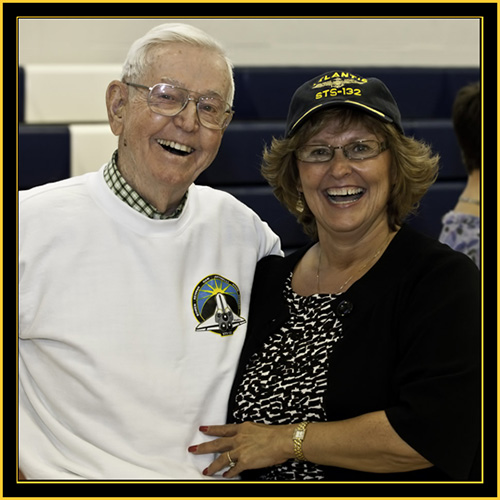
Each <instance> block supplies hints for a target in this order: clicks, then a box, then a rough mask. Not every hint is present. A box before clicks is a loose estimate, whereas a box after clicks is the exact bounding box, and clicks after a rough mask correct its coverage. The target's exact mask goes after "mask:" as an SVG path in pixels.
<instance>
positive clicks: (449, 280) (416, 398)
mask: <svg viewBox="0 0 500 500" xmlns="http://www.w3.org/2000/svg"><path fill="white" fill-rule="evenodd" d="M420 266H422V267H423V268H425V269H426V270H425V272H422V269H421V270H420V273H419V274H420V275H421V276H422V277H421V278H418V279H413V281H414V282H413V284H412V285H409V284H408V283H407V284H406V286H405V287H404V290H406V291H405V292H404V293H405V294H406V295H405V296H404V298H402V300H401V301H400V303H401V304H404V306H403V307H404V312H403V311H400V314H398V317H399V318H401V320H400V322H399V325H398V330H397V331H398V345H399V353H398V354H399V356H398V362H397V367H396V377H395V385H396V387H397V390H398V392H399V398H398V400H399V402H398V404H397V405H394V406H392V407H390V408H388V409H386V414H387V417H388V419H389V421H390V423H391V425H392V426H393V428H394V429H395V431H396V432H397V433H398V434H399V435H400V437H401V438H402V439H404V440H405V441H406V442H407V443H408V444H409V445H410V446H412V447H413V448H414V449H415V450H417V451H418V452H419V453H420V454H421V455H422V456H424V457H425V458H426V459H427V460H429V461H430V462H431V463H432V464H434V465H435V466H436V467H438V468H439V469H441V470H442V471H444V472H445V473H446V474H447V475H449V476H450V477H451V478H452V479H454V480H468V479H469V478H470V476H471V470H472V469H473V465H474V463H475V461H476V460H477V455H478V450H479V447H480V437H481V344H482V342H481V291H480V278H479V272H478V270H477V268H476V267H475V266H474V264H473V263H472V261H470V260H469V259H467V258H466V257H465V256H462V255H459V254H456V255H453V254H450V253H447V254H446V255H445V256H444V258H442V259H439V261H438V262H428V263H425V262H424V263H420V265H419V267H420ZM412 276H417V275H416V274H414V273H413V274H412Z"/></svg>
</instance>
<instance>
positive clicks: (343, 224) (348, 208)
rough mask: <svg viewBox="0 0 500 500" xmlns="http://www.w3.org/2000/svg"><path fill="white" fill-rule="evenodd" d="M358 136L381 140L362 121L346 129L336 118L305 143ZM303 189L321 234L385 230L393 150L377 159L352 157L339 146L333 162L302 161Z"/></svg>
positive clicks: (336, 141) (337, 142)
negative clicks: (381, 228) (373, 229)
mask: <svg viewBox="0 0 500 500" xmlns="http://www.w3.org/2000/svg"><path fill="white" fill-rule="evenodd" d="M359 140H377V141H380V142H382V141H383V138H382V137H377V136H376V135H375V134H374V133H373V132H371V131H370V130H369V129H368V128H367V127H366V126H364V125H363V124H362V123H361V122H359V123H357V124H353V125H352V126H350V127H349V128H348V129H347V130H342V129H341V128H340V127H339V123H338V119H337V118H332V119H331V120H329V121H328V122H327V124H326V125H325V126H324V127H323V128H322V129H321V130H320V131H319V132H318V133H317V134H315V135H314V136H313V137H311V138H310V139H309V140H308V141H307V142H306V144H305V145H310V144H316V145H330V146H345V145H347V144H350V143H353V142H356V141H359ZM297 167H298V171H299V178H300V182H299V186H298V189H299V190H300V191H302V192H303V193H304V197H305V199H306V201H307V204H308V206H309V208H310V210H311V212H312V213H313V214H314V216H315V218H316V222H317V225H318V233H319V234H320V236H321V234H322V233H324V232H327V233H330V234H331V233H336V232H339V233H345V232H349V231H351V232H355V231H358V232H359V234H360V235H361V234H363V233H364V232H366V231H368V230H370V229H371V228H375V227H384V228H386V227H387V225H388V223H387V203H388V200H389V194H390V187H391V180H390V171H391V154H390V152H389V150H386V151H384V152H382V153H380V154H379V155H378V156H376V157H374V158H368V159H365V160H349V159H348V158H346V157H345V156H344V153H343V152H342V150H340V149H336V150H335V155H334V157H333V158H332V159H331V160H330V161H328V162H323V163H321V162H318V163H306V162H303V161H300V160H297Z"/></svg>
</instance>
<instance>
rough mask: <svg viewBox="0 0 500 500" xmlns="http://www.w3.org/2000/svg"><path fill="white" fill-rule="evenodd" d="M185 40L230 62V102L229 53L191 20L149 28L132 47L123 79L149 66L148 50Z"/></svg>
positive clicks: (134, 76) (231, 89) (133, 79)
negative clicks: (187, 22) (188, 22)
mask: <svg viewBox="0 0 500 500" xmlns="http://www.w3.org/2000/svg"><path fill="white" fill-rule="evenodd" d="M168 43H184V44H186V45H191V46H195V47H203V48H206V49H209V50H213V51H214V52H215V53H216V54H219V55H220V56H221V57H222V58H223V59H224V60H225V62H226V64H227V70H228V76H229V80H230V87H229V96H228V101H229V104H231V105H232V104H233V99H234V76H233V64H232V62H231V61H230V59H229V58H228V57H227V55H226V51H225V50H224V48H223V47H222V45H221V44H220V43H219V42H218V41H217V40H215V38H213V37H211V36H210V35H208V34H207V33H205V32H204V31H202V30H200V29H199V28H195V27H194V26H190V25H188V24H180V23H166V24H161V25H159V26H156V27H154V28H152V29H151V30H149V31H148V32H147V33H146V34H145V35H144V36H143V37H141V38H139V39H138V40H136V41H135V42H134V43H133V44H132V45H131V47H130V49H129V51H128V54H127V57H126V59H125V63H124V64H123V68H122V75H121V78H122V81H130V82H136V81H138V79H139V78H140V77H141V76H142V75H144V74H145V73H146V71H147V69H148V64H149V62H148V54H149V52H150V50H151V49H153V48H155V47H158V46H161V45H164V44H168Z"/></svg>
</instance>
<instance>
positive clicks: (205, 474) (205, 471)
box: [202, 467, 208, 476]
mask: <svg viewBox="0 0 500 500" xmlns="http://www.w3.org/2000/svg"><path fill="white" fill-rule="evenodd" d="M202 474H203V475H204V476H208V467H207V468H206V469H205V470H204V471H203V472H202Z"/></svg>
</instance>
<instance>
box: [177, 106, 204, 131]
mask: <svg viewBox="0 0 500 500" xmlns="http://www.w3.org/2000/svg"><path fill="white" fill-rule="evenodd" d="M196 106H197V103H196V101H195V100H193V99H190V100H189V101H188V102H187V104H186V106H185V107H184V109H183V110H182V111H180V112H179V113H177V114H176V115H175V116H174V122H175V123H176V125H177V126H178V127H181V128H182V129H183V130H186V131H187V132H193V131H194V130H195V129H196V128H197V127H199V126H200V120H199V118H198V110H197V108H196Z"/></svg>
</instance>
